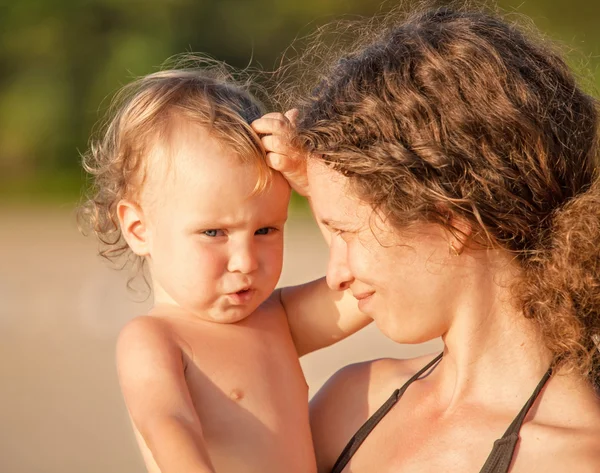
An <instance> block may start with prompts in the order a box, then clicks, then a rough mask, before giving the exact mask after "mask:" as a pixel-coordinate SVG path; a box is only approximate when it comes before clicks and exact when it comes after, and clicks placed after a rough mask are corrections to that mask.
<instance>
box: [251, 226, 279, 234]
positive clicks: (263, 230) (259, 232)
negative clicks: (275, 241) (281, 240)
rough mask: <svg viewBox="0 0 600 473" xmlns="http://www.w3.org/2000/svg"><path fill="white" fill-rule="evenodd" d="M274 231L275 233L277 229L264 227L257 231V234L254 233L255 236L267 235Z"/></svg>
mask: <svg viewBox="0 0 600 473" xmlns="http://www.w3.org/2000/svg"><path fill="white" fill-rule="evenodd" d="M273 231H275V229H274V228H273V227H264V228H259V229H258V230H256V232H254V234H255V235H267V234H269V233H271V232H273Z"/></svg>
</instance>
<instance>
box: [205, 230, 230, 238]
mask: <svg viewBox="0 0 600 473" xmlns="http://www.w3.org/2000/svg"><path fill="white" fill-rule="evenodd" d="M200 233H201V234H202V235H206V236H207V237H210V238H216V237H218V236H222V235H224V234H225V232H224V231H223V230H221V229H218V228H209V229H208V230H202V231H201V232H200Z"/></svg>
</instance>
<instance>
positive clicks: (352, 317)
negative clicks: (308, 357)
mask: <svg viewBox="0 0 600 473" xmlns="http://www.w3.org/2000/svg"><path fill="white" fill-rule="evenodd" d="M278 291H279V297H280V300H281V304H282V305H283V308H284V309H285V312H286V315H287V319H288V324H289V326H290V331H291V333H292V338H293V340H294V344H295V345H296V350H297V351H298V356H302V355H305V354H307V353H310V352H313V351H315V350H318V349H320V348H324V347H326V346H329V345H331V344H333V343H335V342H338V341H340V340H343V339H344V338H346V337H348V336H349V335H352V334H353V333H354V332H356V331H358V330H360V329H361V328H363V327H364V326H366V325H367V324H369V323H370V322H372V319H371V318H369V317H367V316H366V315H364V314H362V313H361V312H360V311H359V310H358V304H357V301H356V299H355V298H354V296H352V293H351V292H350V291H349V290H346V291H333V290H331V289H329V287H328V286H327V283H326V282H325V278H321V279H317V280H315V281H311V282H309V283H306V284H302V285H300V286H293V287H284V288H282V289H278Z"/></svg>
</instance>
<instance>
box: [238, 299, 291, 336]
mask: <svg viewBox="0 0 600 473" xmlns="http://www.w3.org/2000/svg"><path fill="white" fill-rule="evenodd" d="M244 322H245V323H247V324H250V325H255V326H262V327H266V326H273V325H275V326H280V327H285V328H287V317H286V314H285V309H284V308H283V305H282V304H281V298H280V297H279V294H278V291H274V292H273V293H272V294H271V295H270V296H269V297H268V298H267V299H266V300H265V301H264V302H263V303H262V304H260V305H259V306H258V307H257V308H256V309H255V310H254V312H253V313H252V314H250V315H249V316H248V317H247V318H246V320H245V321H244Z"/></svg>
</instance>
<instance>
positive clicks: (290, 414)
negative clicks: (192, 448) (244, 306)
mask: <svg viewBox="0 0 600 473" xmlns="http://www.w3.org/2000/svg"><path fill="white" fill-rule="evenodd" d="M216 328H217V329H219V328H223V329H224V330H214V331H211V332H210V333H207V332H198V333H193V334H191V333H188V334H186V343H187V344H188V345H189V347H190V348H191V350H192V356H190V357H189V358H188V359H187V360H185V361H186V363H185V366H186V372H185V376H186V381H187V384H188V388H189V391H190V395H191V397H192V400H193V403H194V406H195V408H196V412H197V413H198V416H199V418H200V421H201V424H202V430H203V434H204V437H205V442H206V444H207V446H208V449H209V453H210V455H211V458H212V460H213V462H214V463H215V468H216V469H217V471H233V470H236V469H237V471H241V470H239V468H241V467H242V466H243V468H242V470H243V471H267V472H268V471H298V472H308V471H312V469H311V468H310V467H309V465H310V463H311V459H312V445H311V440H310V434H309V424H308V389H307V386H306V382H305V380H304V376H303V374H302V370H301V368H300V364H299V362H298V358H297V354H296V351H295V348H294V346H293V343H292V340H291V337H290V336H289V332H288V331H287V329H285V330H284V328H285V327H283V328H282V327H280V326H279V325H277V324H273V325H268V324H267V325H266V326H265V325H260V326H253V325H252V324H248V325H242V326H228V327H216ZM225 329H233V330H225ZM238 462H239V464H238ZM294 462H295V463H294ZM284 463H285V464H284ZM217 465H219V466H220V467H221V468H219V467H218V466H217ZM295 465H297V466H295ZM295 468H297V470H294V469H295Z"/></svg>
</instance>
